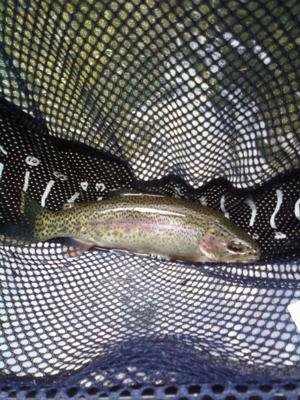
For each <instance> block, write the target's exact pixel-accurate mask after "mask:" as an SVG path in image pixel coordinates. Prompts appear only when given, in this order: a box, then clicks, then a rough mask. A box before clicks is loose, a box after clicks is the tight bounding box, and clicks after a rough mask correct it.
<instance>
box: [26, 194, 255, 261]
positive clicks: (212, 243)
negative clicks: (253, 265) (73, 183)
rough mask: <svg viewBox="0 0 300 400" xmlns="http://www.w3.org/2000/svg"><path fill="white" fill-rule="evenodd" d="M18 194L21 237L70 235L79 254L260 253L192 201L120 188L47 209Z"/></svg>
mask: <svg viewBox="0 0 300 400" xmlns="http://www.w3.org/2000/svg"><path fill="white" fill-rule="evenodd" d="M22 196H23V197H22V199H23V200H22V201H21V205H22V209H23V213H24V216H25V218H26V220H28V221H29V222H30V223H29V225H28V227H27V228H26V229H25V230H24V235H23V239H24V240H26V241H28V242H31V243H32V242H39V241H47V240H50V239H53V238H60V237H68V238H72V239H73V240H74V241H75V243H76V248H77V249H79V254H81V253H82V252H84V251H86V250H89V249H90V248H91V247H93V246H98V247H103V248H110V249H121V250H127V251H130V252H132V253H143V254H153V255H158V256H161V257H164V258H167V259H177V260H191V261H217V262H227V263H229V262H240V263H244V262H250V261H255V260H258V259H259V256H260V250H259V247H258V245H257V244H256V242H255V241H254V240H253V239H252V238H251V237H250V236H249V235H248V234H247V233H245V232H244V231H243V230H241V229H240V228H238V227H237V226H236V225H235V224H233V223H232V222H230V221H229V220H228V219H226V218H225V217H224V216H223V215H222V214H221V213H219V212H217V211H215V210H212V209H210V208H208V207H204V206H201V205H199V204H197V203H194V202H190V201H186V200H182V199H175V198H170V197H165V196H160V195H150V194H126V195H125V194H124V195H122V196H117V197H112V198H110V199H106V200H102V201H100V202H95V203H81V204H80V203H79V204H77V205H75V206H74V207H73V208H69V209H63V210H61V211H50V210H48V209H46V208H42V207H41V206H40V205H39V204H37V203H36V202H35V201H33V200H32V199H30V198H28V197H27V196H26V197H25V194H22ZM21 231H22V229H21V230H20V232H21Z"/></svg>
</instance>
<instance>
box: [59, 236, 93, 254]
mask: <svg viewBox="0 0 300 400" xmlns="http://www.w3.org/2000/svg"><path fill="white" fill-rule="evenodd" d="M64 244H65V245H64V247H63V252H64V254H65V255H66V256H68V257H79V256H81V255H82V254H83V253H85V252H86V251H88V250H90V249H91V248H92V247H94V246H95V245H96V244H95V243H94V242H93V241H91V240H88V239H79V238H68V239H66V240H65V241H64Z"/></svg>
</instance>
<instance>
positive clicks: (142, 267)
mask: <svg viewBox="0 0 300 400" xmlns="http://www.w3.org/2000/svg"><path fill="white" fill-rule="evenodd" d="M299 15H300V3H299V1H297V0H285V1H280V0H259V1H255V0H254V1H246V0H228V1H221V0H207V1H204V0H184V1H175V0H174V1H173V0H169V1H164V0H163V1H155V0H129V1H125V0H111V1H104V0H103V1H99V0H82V1H80V0H70V1H66V0H52V1H50V0H49V1H48V0H41V1H37V0H33V1H32V0H31V1H26V0H21V1H14V0H2V1H1V3H0V93H1V97H0V224H1V225H3V224H14V225H16V224H18V226H21V224H22V215H21V211H20V192H21V191H22V190H23V191H25V192H27V194H28V196H30V197H31V198H32V199H35V200H36V201H37V202H39V203H40V204H41V205H42V206H43V207H46V208H49V209H51V210H60V209H62V207H64V205H65V204H67V203H70V204H73V203H74V202H75V203H78V202H86V201H99V202H101V200H102V199H105V198H106V197H108V196H110V193H111V192H112V191H116V190H120V189H121V190H132V189H134V190H139V191H150V192H151V191H155V192H156V193H157V192H158V193H162V194H165V195H167V196H173V197H180V198H186V199H190V200H193V201H196V202H199V203H201V204H203V205H208V206H209V207H212V208H214V209H216V210H218V211H220V212H222V213H223V214H224V215H225V217H227V218H229V219H230V220H232V221H234V222H235V223H236V224H237V225H239V226H240V227H241V228H243V229H244V230H245V231H247V232H248V233H249V234H251V235H252V236H253V237H254V238H255V239H256V240H257V241H258V243H259V245H260V247H261V250H262V257H261V260H259V261H258V262H256V263H250V264H222V263H192V262H183V261H182V262H176V261H167V260H162V259H160V258H158V257H154V256H150V255H148V256H147V255H140V254H130V253H127V252H122V251H108V250H105V249H100V248H93V249H92V250H90V251H88V252H86V253H84V254H83V255H81V256H78V257H67V256H66V255H65V253H64V252H63V251H62V249H63V246H68V243H63V241H60V240H53V241H49V242H43V243H35V244H30V245H28V244H27V245H24V244H20V243H19V242H16V241H13V240H8V239H7V238H3V237H2V241H1V246H0V376H1V378H0V387H1V388H2V390H3V391H2V392H0V398H2V397H1V396H2V393H3V396H4V397H3V398H7V397H9V395H10V394H9V393H12V396H13V397H14V396H16V395H18V396H21V397H18V398H23V397H22V396H24V398H26V396H27V395H28V393H29V397H30V395H31V396H32V397H34V396H35V395H36V396H40V397H38V398H44V397H43V396H44V395H45V396H48V395H49V397H48V398H51V397H52V398H54V397H56V396H57V398H67V397H68V396H69V397H74V396H75V397H76V396H77V397H78V396H79V395H81V396H82V397H80V398H85V397H84V396H85V395H90V396H95V398H96V397H97V398H98V396H100V395H101V393H102V395H103V396H104V397H105V396H108V397H113V398H115V397H116V396H121V397H122V396H123V397H126V396H127V397H130V396H131V395H132V396H143V395H145V396H151V395H155V394H156V395H157V396H160V397H161V398H164V396H167V395H170V396H175V397H176V396H177V394H178V393H181V394H182V396H183V397H182V398H187V397H188V396H190V395H193V396H194V395H198V394H199V393H200V392H201V393H202V394H203V393H209V395H208V394H207V396H211V397H209V398H212V396H214V394H217V395H218V396H221V393H223V394H224V393H226V395H228V396H231V398H234V395H233V394H232V393H233V392H231V391H230V390H231V389H230V390H229V389H228V390H227V389H226V390H225V387H223V386H218V384H217V386H209V385H210V384H211V383H212V382H225V381H226V382H233V383H234V384H237V383H239V386H236V387H234V388H235V389H234V390H235V391H234V393H235V395H236V396H237V398H238V397H239V396H240V397H239V398H242V395H245V396H248V397H247V398H249V393H250V394H251V393H252V392H251V390H252V389H251V388H250V389H249V387H248V386H245V384H246V382H252V383H253V382H257V383H256V384H257V385H258V386H257V387H259V385H260V382H263V381H266V380H267V381H268V382H271V383H268V385H269V386H268V385H267V386H266V385H265V386H262V388H263V389H261V393H262V397H263V396H264V395H265V394H266V393H268V395H270V393H273V392H272V390H273V389H272V388H273V386H272V385H273V383H272V382H274V381H276V382H279V383H278V385H281V383H280V382H283V383H282V385H283V386H280V388H281V389H282V388H283V389H282V390H287V391H289V390H290V392H293V393H294V394H295V391H298V386H297V385H298V383H297V382H298V379H299V375H300V368H299V367H300V331H299V329H300V323H299V319H300V305H299V304H300V303H297V302H298V301H299V300H300V281H299V279H300V179H299V171H300V169H299V168H300V53H299V47H300V17H299ZM99 204H100V203H99ZM293 303H295V305H294V306H292V307H291V308H290V307H289V305H290V304H293ZM297 324H298V328H297ZM241 382H242V383H241ZM287 382H294V383H293V384H292V383H289V384H288V383H287ZM295 382H296V383H295ZM183 384H186V385H192V386H180V385H183ZM253 384H254V383H253ZM1 385H2V386H1ZM22 385H23V386H22ZM24 385H25V386H24ZM26 385H27V386H26ZM47 385H48V386H47ZM49 385H52V386H51V387H50V386H49ZM53 385H54V386H53ZM55 385H56V386H55ZM68 385H69V389H68ZM168 385H173V386H170V387H171V389H168ZM176 385H177V386H176ZM178 385H179V386H178ZM201 385H202V386H201ZM205 385H206V386H205ZM243 385H244V386H243ZM284 385H285V386H284ZM291 385H292V386H291ZM41 387H43V388H44V389H43V390H44V392H42V391H39V390H40V389H39V388H41ZM124 387H127V388H135V389H132V390H133V391H130V390H131V389H128V390H127V389H126V390H125V391H124V392H122V388H124ZM158 387H161V389H157V388H158ZM205 387H206V388H208V389H207V391H206V392H205V390H206V389H203V388H205ZM278 387H279V386H278ZM24 388H25V389H24ZM26 388H27V389H28V388H29V389H28V390H29V392H28V391H26V390H27V389H26ZM30 388H33V389H32V390H33V391H32V390H31V391H30ZM47 388H48V389H47ZM60 388H63V389H60ZM113 388H117V389H114V390H113ZM120 388H121V389H120ZM190 388H192V389H190ZM193 388H194V389H193ZM214 388H217V389H216V390H215V389H214ZM220 388H221V389H220ZM245 388H246V389H245ZM247 388H248V389H247ZM266 388H267V389H266ZM264 389H266V390H264ZM41 390H42V389H41ZM60 390H61V392H60ZM101 390H102V392H101ZM134 390H135V392H134ZM168 390H169V392H168ZM232 390H233V389H232ZM274 390H275V389H274ZM276 390H277V389H276ZM81 391H85V392H84V394H83V392H81ZM103 391H104V392H103ZM22 393H23V394H22ZM43 393H44V394H43ZM63 393H65V394H63ZM236 393H237V394H236ZM274 393H275V392H274ZM276 393H277V392H276ZM5 396H6V397H5ZM64 396H65V397H64ZM184 396H185V397H184ZM224 396H225V395H224ZM177 397H178V396H177ZM224 398H225V397H224ZM245 398H246V397H245ZM256 398H257V397H256Z"/></svg>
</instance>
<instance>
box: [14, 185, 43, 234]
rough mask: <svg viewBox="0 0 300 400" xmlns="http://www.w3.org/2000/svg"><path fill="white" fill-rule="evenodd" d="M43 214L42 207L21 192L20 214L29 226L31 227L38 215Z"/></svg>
mask: <svg viewBox="0 0 300 400" xmlns="http://www.w3.org/2000/svg"><path fill="white" fill-rule="evenodd" d="M41 212H43V207H42V206H40V205H39V203H38V202H36V201H35V200H33V199H31V198H30V197H28V196H27V194H26V193H25V192H23V191H21V195H20V213H21V215H22V216H23V217H24V218H25V220H26V221H27V223H28V225H29V226H33V225H34V222H35V220H36V217H37V215H38V214H40V213H41Z"/></svg>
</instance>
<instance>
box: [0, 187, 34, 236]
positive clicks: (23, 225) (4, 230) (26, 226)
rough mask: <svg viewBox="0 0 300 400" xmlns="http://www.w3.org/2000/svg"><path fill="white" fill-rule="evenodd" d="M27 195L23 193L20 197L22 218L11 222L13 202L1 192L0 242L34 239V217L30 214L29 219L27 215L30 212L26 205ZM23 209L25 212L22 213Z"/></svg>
mask: <svg viewBox="0 0 300 400" xmlns="http://www.w3.org/2000/svg"><path fill="white" fill-rule="evenodd" d="M24 195H25V193H23V192H22V194H21V197H20V214H21V215H20V217H19V218H18V220H17V221H16V220H15V221H13V222H12V221H9V219H11V218H10V217H9V215H10V209H11V200H10V198H9V196H8V195H7V194H6V193H5V192H4V191H3V190H1V191H0V237H1V240H0V242H1V243H3V242H6V241H7V240H6V239H7V238H10V239H15V240H24V241H28V240H29V239H30V238H31V237H32V228H33V220H32V218H33V215H32V213H31V214H30V213H28V216H29V215H30V217H29V218H28V217H27V216H26V215H25V212H24V211H25V210H26V212H28V208H29V206H28V205H27V204H26V203H27V202H26V203H25V196H24ZM22 209H23V212H22Z"/></svg>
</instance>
